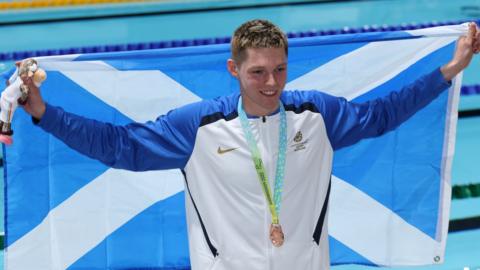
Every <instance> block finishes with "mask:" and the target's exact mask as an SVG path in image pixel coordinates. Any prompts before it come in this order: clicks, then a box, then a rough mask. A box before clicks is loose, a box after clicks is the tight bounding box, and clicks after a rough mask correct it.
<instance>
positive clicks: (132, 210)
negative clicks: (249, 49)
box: [4, 26, 467, 270]
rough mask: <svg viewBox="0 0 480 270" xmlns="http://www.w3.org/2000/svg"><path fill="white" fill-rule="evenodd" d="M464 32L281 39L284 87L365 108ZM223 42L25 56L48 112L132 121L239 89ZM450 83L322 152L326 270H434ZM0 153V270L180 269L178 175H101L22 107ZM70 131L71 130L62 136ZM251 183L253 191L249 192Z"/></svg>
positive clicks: (439, 254)
mask: <svg viewBox="0 0 480 270" xmlns="http://www.w3.org/2000/svg"><path fill="white" fill-rule="evenodd" d="M466 30H467V29H466V27H465V26H448V27H437V28H430V29H423V30H415V31H406V32H389V33H366V34H355V35H339V36H324V37H313V38H302V39H294V40H290V51H289V77H288V84H287V86H286V90H287V91H288V89H300V90H302V89H318V90H320V91H324V92H327V93H329V94H333V95H338V96H344V97H346V98H347V99H349V100H352V101H364V100H369V99H373V98H376V97H379V96H384V95H387V94H388V93H389V92H391V91H394V90H397V89H400V88H401V87H402V86H403V85H405V84H408V83H411V82H413V81H414V80H416V79H417V78H419V77H421V76H422V75H424V74H426V73H429V72H431V71H432V70H434V69H436V68H438V67H439V66H441V65H443V64H445V63H446V62H448V60H449V59H450V58H451V56H452V52H453V50H454V48H455V41H456V39H457V38H458V37H459V36H460V35H462V34H464V33H466ZM229 56H230V52H229V46H228V45H214V46H204V47H191V48H177V49H163V50H150V51H136V52H123V53H106V54H90V55H68V56H59V57H45V58H38V59H37V60H38V61H39V63H40V66H41V67H42V68H44V69H45V70H47V72H48V79H47V81H46V82H45V83H44V84H43V86H42V95H43V96H44V98H45V99H46V100H47V102H49V103H50V104H52V105H57V106H61V107H63V108H64V109H65V110H67V111H70V112H73V113H76V114H79V115H83V116H86V117H89V118H94V119H98V120H100V121H106V122H112V123H115V124H126V123H129V122H132V121H140V122H145V121H147V120H152V119H155V118H156V117H157V116H159V115H161V114H164V113H166V112H168V111H169V110H170V109H173V108H176V107H178V106H181V105H184V104H187V103H191V102H194V101H198V100H201V99H208V98H213V97H216V96H220V95H226V94H229V93H231V92H234V91H238V90H239V85H238V83H237V81H236V80H235V79H234V78H232V77H231V76H230V75H229V74H228V73H227V71H226V60H227V59H228V58H229ZM460 84H461V76H457V78H456V79H454V80H453V82H452V86H451V89H449V91H445V92H444V93H443V94H441V95H440V96H439V97H438V98H437V99H436V100H435V101H433V102H432V103H431V104H430V105H428V106H427V107H425V108H424V109H422V110H421V111H420V112H419V113H417V114H416V115H414V116H413V117H412V118H410V119H409V120H408V121H407V122H405V123H404V124H403V125H401V126H400V127H399V128H398V129H396V130H395V131H393V132H389V133H387V134H385V135H384V136H381V137H379V138H374V139H367V140H363V141H361V142H360V143H357V144H356V145H354V146H351V147H347V148H344V149H342V150H339V151H337V152H335V161H334V171H333V174H334V175H333V176H332V192H331V198H330V200H331V201H330V210H329V211H330V212H329V215H330V216H329V231H330V251H331V260H332V264H346V263H357V264H368V265H379V266H380V265H388V266H394V265H422V264H436V263H441V262H442V261H443V259H444V251H445V244H446V237H447V226H448V213H449V207H450V204H449V203H450V190H451V186H450V174H451V173H450V172H451V164H452V158H453V150H454V141H455V126H456V120H457V119H456V117H457V116H456V115H457V104H458V99H459V88H460ZM13 121H14V122H13V130H14V132H15V134H14V144H13V145H12V146H10V147H4V153H5V155H4V157H5V162H6V163H5V175H6V191H5V192H6V194H5V200H6V202H5V205H6V218H5V222H6V225H5V228H6V249H5V269H7V270H22V269H26V270H31V269H38V270H41V269H45V270H47V269H189V265H190V264H189V254H188V243H187V230H186V221H185V212H184V196H185V195H184V184H183V177H182V175H181V172H180V171H178V170H171V171H150V172H137V173H133V172H129V171H124V170H118V169H112V168H109V167H107V166H105V165H103V164H102V163H100V162H98V161H96V160H92V159H90V158H88V157H85V156H82V155H80V154H78V153H76V152H75V151H73V150H71V149H69V148H68V147H67V146H66V145H64V144H63V143H62V142H60V141H59V140H57V139H56V138H54V137H53V136H51V135H49V134H47V133H45V132H43V131H42V130H41V129H40V128H38V127H36V126H35V125H34V124H33V123H32V121H31V119H30V117H29V116H28V115H26V113H25V112H24V111H23V110H21V109H20V110H17V112H16V113H15V115H14V120H13ZM72 136H75V134H72ZM259 188H260V187H259Z"/></svg>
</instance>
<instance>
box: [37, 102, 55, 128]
mask: <svg viewBox="0 0 480 270" xmlns="http://www.w3.org/2000/svg"><path fill="white" fill-rule="evenodd" d="M59 114H60V109H59V108H57V107H53V106H51V105H50V104H48V103H45V113H44V114H43V116H42V118H41V119H38V118H35V117H32V122H33V124H34V125H36V126H39V127H41V128H42V129H44V130H46V131H49V130H52V128H53V127H54V125H55V122H56V119H58V117H59Z"/></svg>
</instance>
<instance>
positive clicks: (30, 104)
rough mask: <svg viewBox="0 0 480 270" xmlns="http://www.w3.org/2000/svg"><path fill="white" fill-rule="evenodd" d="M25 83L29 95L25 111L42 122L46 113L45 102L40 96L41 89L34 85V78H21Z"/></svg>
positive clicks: (24, 106)
mask: <svg viewBox="0 0 480 270" xmlns="http://www.w3.org/2000/svg"><path fill="white" fill-rule="evenodd" d="M21 79H22V81H23V83H24V84H25V85H27V86H28V89H29V93H28V98H27V103H26V104H25V105H23V108H24V109H25V111H26V112H27V113H28V114H30V115H31V116H33V118H36V119H38V120H40V119H41V118H42V116H43V114H44V113H45V108H46V107H45V102H44V101H43V99H42V96H41V95H40V89H38V87H37V86H35V84H34V83H33V76H32V77H30V78H28V77H27V76H22V77H21Z"/></svg>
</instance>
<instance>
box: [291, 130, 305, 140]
mask: <svg viewBox="0 0 480 270" xmlns="http://www.w3.org/2000/svg"><path fill="white" fill-rule="evenodd" d="M302 139H303V135H302V132H301V131H298V132H297V134H295V137H294V138H293V141H294V142H297V143H298V142H301V141H302Z"/></svg>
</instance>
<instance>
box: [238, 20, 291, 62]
mask: <svg viewBox="0 0 480 270" xmlns="http://www.w3.org/2000/svg"><path fill="white" fill-rule="evenodd" d="M248 48H283V49H284V50H285V55H288V41H287V37H286V36H285V34H284V33H283V32H282V30H280V28H279V27H277V26H276V25H274V24H273V23H271V22H269V21H267V20H258V19H257V20H251V21H248V22H245V23H244V24H242V25H240V26H239V27H238V28H237V30H235V32H234V33H233V36H232V42H231V52H232V59H233V60H234V61H235V62H237V63H241V62H242V61H243V60H245V52H246V50H247V49H248Z"/></svg>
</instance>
